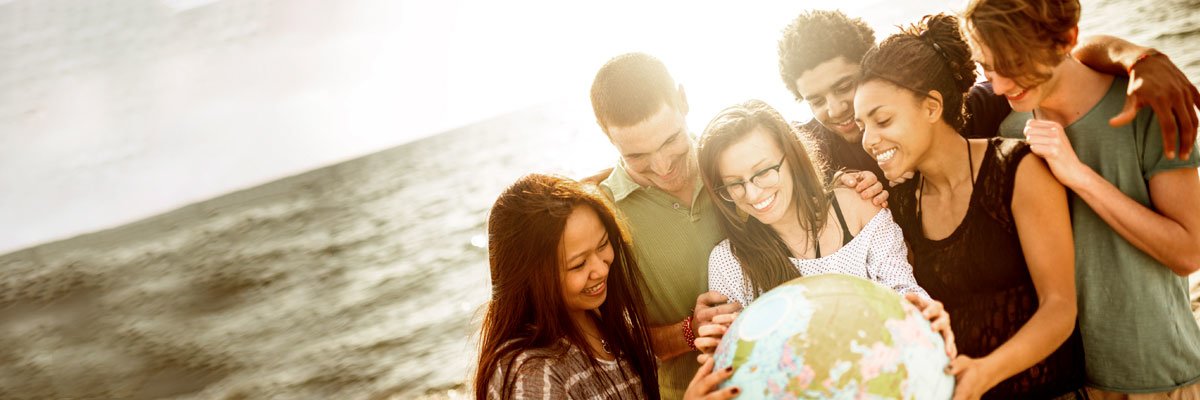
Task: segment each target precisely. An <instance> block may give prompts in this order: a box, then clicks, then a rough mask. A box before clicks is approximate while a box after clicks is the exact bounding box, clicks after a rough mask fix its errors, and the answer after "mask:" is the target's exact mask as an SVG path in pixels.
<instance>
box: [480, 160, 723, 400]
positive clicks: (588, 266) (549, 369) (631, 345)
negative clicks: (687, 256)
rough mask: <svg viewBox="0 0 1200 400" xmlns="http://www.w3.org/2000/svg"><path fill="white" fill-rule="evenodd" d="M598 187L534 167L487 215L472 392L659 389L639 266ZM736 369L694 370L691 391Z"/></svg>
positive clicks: (623, 394) (508, 394)
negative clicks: (487, 295)
mask: <svg viewBox="0 0 1200 400" xmlns="http://www.w3.org/2000/svg"><path fill="white" fill-rule="evenodd" d="M632 254H633V253H631V251H630V249H629V241H628V238H627V237H625V235H624V234H623V233H622V230H621V228H620V227H619V226H618V223H617V220H616V218H614V216H613V212H612V210H611V209H610V208H609V206H608V205H607V203H606V202H605V201H604V200H603V199H602V197H601V195H600V194H599V192H597V191H596V189H595V188H594V187H591V186H584V185H582V184H580V183H578V182H575V181H572V180H570V179H566V178H560V177H555V176H549V175H540V174H531V175H527V176H525V177H522V178H521V179H519V180H517V182H516V183H514V184H513V185H512V186H510V187H509V188H508V189H507V190H505V191H504V193H502V194H501V195H500V197H499V198H497V199H496V203H495V205H493V207H492V210H491V213H490V215H489V217H488V261H489V264H490V267H491V279H492V296H491V301H489V302H488V304H487V311H486V313H485V315H484V319H483V326H482V332H481V335H480V342H481V345H480V352H479V363H478V366H477V368H478V369H477V371H476V375H475V397H476V398H477V399H480V400H483V399H488V398H501V399H509V398H539V399H540V398H553V399H560V398H606V399H615V398H619V399H658V398H659V388H658V379H657V375H656V364H655V358H654V352H653V350H652V349H651V344H650V343H651V342H650V337H649V326H648V325H647V323H646V318H645V302H644V300H643V297H642V295H641V293H640V292H639V288H640V287H641V285H642V283H641V273H640V271H639V270H638V268H637V264H636V262H635V261H634V259H633V255H632ZM730 374H731V372H730V371H718V372H716V373H712V362H711V361H710V362H708V363H706V365H705V367H703V368H701V370H700V371H699V372H698V373H697V375H696V377H695V379H693V381H692V385H691V386H689V389H688V394H687V395H688V398H702V397H703V398H712V399H724V398H730V397H732V396H733V395H734V394H736V393H737V390H738V389H737V388H736V387H731V388H726V389H722V390H719V391H714V389H715V386H716V384H717V383H718V382H720V381H721V380H723V379H725V378H727V377H728V376H729V375H730Z"/></svg>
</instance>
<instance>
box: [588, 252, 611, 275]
mask: <svg viewBox="0 0 1200 400" xmlns="http://www.w3.org/2000/svg"><path fill="white" fill-rule="evenodd" d="M592 257H593V258H594V259H593V260H591V262H592V263H594V265H596V267H595V268H592V270H591V272H589V273H588V279H590V280H597V279H600V278H603V277H606V276H608V262H607V261H605V260H604V258H602V257H601V256H600V254H599V253H596V254H593V255H592Z"/></svg>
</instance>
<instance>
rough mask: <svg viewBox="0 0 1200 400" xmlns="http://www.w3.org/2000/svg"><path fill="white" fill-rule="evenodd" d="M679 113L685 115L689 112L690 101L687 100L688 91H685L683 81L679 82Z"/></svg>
mask: <svg viewBox="0 0 1200 400" xmlns="http://www.w3.org/2000/svg"><path fill="white" fill-rule="evenodd" d="M679 113H681V114H683V115H685V116H686V115H687V113H688V101H687V93H685V92H684V91H683V84H682V83H681V84H679Z"/></svg>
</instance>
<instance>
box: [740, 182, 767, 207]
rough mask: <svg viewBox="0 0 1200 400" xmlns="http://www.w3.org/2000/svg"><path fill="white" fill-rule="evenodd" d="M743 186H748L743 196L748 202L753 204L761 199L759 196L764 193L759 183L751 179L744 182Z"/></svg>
mask: <svg viewBox="0 0 1200 400" xmlns="http://www.w3.org/2000/svg"><path fill="white" fill-rule="evenodd" d="M742 186H744V187H746V194H745V195H743V196H742V199H743V200H745V201H746V202H747V203H752V204H753V203H755V202H757V201H758V200H761V199H759V198H758V196H759V195H761V194H762V192H763V188H760V187H758V185H756V184H754V183H752V182H750V181H746V183H744V184H742Z"/></svg>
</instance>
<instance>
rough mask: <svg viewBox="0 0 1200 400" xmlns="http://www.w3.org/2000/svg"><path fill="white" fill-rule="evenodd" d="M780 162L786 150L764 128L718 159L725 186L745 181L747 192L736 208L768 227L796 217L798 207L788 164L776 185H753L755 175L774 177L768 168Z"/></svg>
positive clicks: (780, 171) (782, 168)
mask: <svg viewBox="0 0 1200 400" xmlns="http://www.w3.org/2000/svg"><path fill="white" fill-rule="evenodd" d="M781 159H783V150H782V149H780V148H779V144H778V143H776V141H775V139H774V138H773V136H772V135H771V133H770V132H768V131H767V130H766V129H765V128H763V127H761V126H759V127H755V128H754V130H753V131H750V133H748V134H746V136H744V137H743V138H741V140H738V141H736V142H734V143H733V144H731V145H729V147H728V148H726V149H725V151H723V152H721V154H720V155H718V156H717V169H718V172H719V174H720V176H721V182H722V184H724V185H728V184H731V183H735V182H743V184H742V186H743V187H745V191H744V193H743V194H742V195H741V196H735V198H734V199H733V203H734V205H735V206H737V208H739V209H741V210H742V211H744V212H745V213H747V214H749V215H750V216H751V217H753V218H755V219H757V220H758V221H759V222H762V223H763V224H767V225H773V224H776V223H778V222H780V221H782V220H783V217H784V216H785V215H796V210H795V205H794V204H792V191H793V190H794V185H793V183H792V182H793V180H792V169H791V166H790V165H788V163H787V162H786V161H785V162H783V165H782V166H780V167H779V172H778V179H773V180H774V181H776V182H777V183H774V184H771V185H764V186H767V187H759V186H758V185H756V184H755V183H752V182H751V179H752V177H753V176H755V175H769V174H772V173H773V172H767V169H768V168H771V167H774V166H776V165H779V163H780V160H781ZM758 180H759V181H763V180H764V179H762V178H760V179H758Z"/></svg>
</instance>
